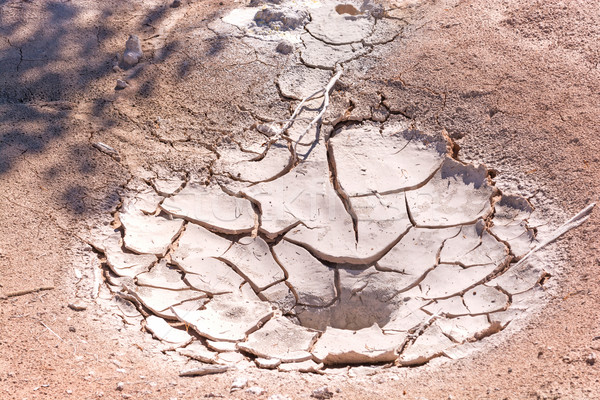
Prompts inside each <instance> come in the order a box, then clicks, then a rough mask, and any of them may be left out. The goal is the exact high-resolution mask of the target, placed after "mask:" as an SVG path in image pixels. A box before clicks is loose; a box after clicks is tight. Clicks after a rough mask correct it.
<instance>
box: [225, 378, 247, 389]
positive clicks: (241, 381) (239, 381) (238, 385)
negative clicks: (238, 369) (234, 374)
mask: <svg viewBox="0 0 600 400" xmlns="http://www.w3.org/2000/svg"><path fill="white" fill-rule="evenodd" d="M247 385H248V379H246V378H243V377H238V378H235V379H234V381H233V383H232V384H231V389H229V392H231V393H233V392H235V391H237V390H242V389H243V388H245V387H246V386H247Z"/></svg>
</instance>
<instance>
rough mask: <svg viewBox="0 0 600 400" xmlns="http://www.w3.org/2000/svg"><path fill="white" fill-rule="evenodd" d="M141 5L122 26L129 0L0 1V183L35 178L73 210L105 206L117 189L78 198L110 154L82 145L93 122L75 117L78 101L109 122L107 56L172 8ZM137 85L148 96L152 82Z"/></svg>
mask: <svg viewBox="0 0 600 400" xmlns="http://www.w3.org/2000/svg"><path fill="white" fill-rule="evenodd" d="M146 7H147V9H145V10H141V11H142V12H143V13H144V15H142V16H141V17H140V16H139V14H138V15H136V16H135V17H136V18H135V21H138V22H136V23H128V20H131V19H133V18H132V17H131V16H130V13H131V9H130V8H131V4H121V3H120V2H113V1H109V2H87V1H80V2H59V1H48V2H29V1H16V0H15V1H0V181H3V180H4V181H5V182H11V181H14V180H15V178H16V177H20V176H29V177H30V179H29V178H23V179H19V178H17V179H18V180H19V182H17V183H20V184H22V185H26V184H31V183H32V182H34V181H35V182H36V183H35V185H39V186H43V187H44V188H45V189H46V193H45V196H46V198H47V197H50V200H49V201H50V202H51V203H54V204H53V205H55V206H58V207H59V208H62V209H63V210H65V211H67V212H69V213H71V214H74V215H83V214H86V213H89V212H91V211H102V210H101V209H98V205H99V204H100V205H101V204H106V206H109V204H113V203H114V198H115V195H116V193H109V192H107V191H106V190H104V191H101V192H103V193H104V194H103V196H104V197H106V199H96V200H99V201H96V202H94V204H95V205H94V207H90V205H89V204H90V203H89V202H86V201H84V199H86V198H89V197H90V196H91V197H93V193H91V192H93V191H94V190H95V189H94V187H93V186H94V179H93V178H94V177H95V176H98V175H102V176H103V177H102V178H100V179H104V180H106V179H107V178H108V176H110V175H116V173H115V167H114V165H113V164H114V161H113V160H111V159H108V160H107V158H106V156H105V155H102V154H100V153H99V152H98V151H97V150H95V149H93V148H92V147H91V144H90V143H89V138H90V137H91V135H92V133H93V130H94V127H93V126H92V125H91V124H89V123H88V124H86V123H84V121H82V120H81V118H79V119H77V118H75V114H77V113H79V112H80V109H81V106H82V104H85V110H86V111H85V113H86V114H88V115H89V117H90V118H93V119H94V123H95V124H99V126H100V127H101V128H106V129H109V128H111V127H113V126H115V125H117V124H118V122H117V121H116V120H115V117H114V116H113V115H110V113H109V112H107V111H108V110H109V109H110V105H111V98H110V96H111V95H112V87H111V88H110V90H104V89H103V88H102V87H100V88H99V87H98V82H99V81H101V80H102V79H105V80H106V79H110V80H111V81H113V82H114V79H116V77H112V78H111V77H110V76H111V74H114V71H113V64H114V60H115V54H116V53H117V52H122V51H123V48H124V44H125V41H126V40H127V37H128V35H129V34H130V33H137V34H138V35H140V38H141V39H142V40H143V39H144V37H145V36H144V35H145V34H146V33H147V32H152V31H153V30H155V29H156V28H155V27H156V26H157V25H159V24H160V23H161V21H162V20H163V19H164V18H166V17H167V15H168V13H169V12H170V10H171V8H170V7H169V6H168V5H165V4H159V5H158V6H151V5H147V6H146ZM125 8H127V12H123V11H124V9H125ZM136 11H139V10H136ZM178 46H179V45H178V43H177V42H175V41H172V42H166V43H164V46H163V48H161V49H159V50H160V56H159V57H154V61H153V62H161V61H164V60H166V59H167V58H168V57H169V56H170V55H171V54H172V52H173V51H176V50H177V49H178ZM151 56H152V54H150V55H149V56H148V58H151ZM136 90H137V91H138V93H137V95H139V96H140V97H147V96H150V95H152V93H153V91H154V83H153V82H152V81H151V80H148V81H146V82H142V83H141V84H140V85H139V87H138V88H137V89H136ZM117 169H118V168H117ZM33 175H35V176H33ZM113 178H114V176H113ZM28 179H29V180H28ZM7 180H8V181H7ZM96 185H99V184H98V183H96ZM113 192H114V190H113ZM116 198H117V199H118V196H116ZM101 207H102V206H101Z"/></svg>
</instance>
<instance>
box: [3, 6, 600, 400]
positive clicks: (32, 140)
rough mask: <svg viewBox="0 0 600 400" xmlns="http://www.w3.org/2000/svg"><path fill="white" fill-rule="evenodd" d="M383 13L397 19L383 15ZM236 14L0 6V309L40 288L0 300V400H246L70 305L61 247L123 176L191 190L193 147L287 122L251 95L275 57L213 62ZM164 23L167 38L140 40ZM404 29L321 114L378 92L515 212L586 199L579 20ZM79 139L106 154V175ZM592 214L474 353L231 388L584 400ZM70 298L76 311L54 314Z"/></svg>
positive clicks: (72, 279) (99, 312) (438, 9)
mask: <svg viewBox="0 0 600 400" xmlns="http://www.w3.org/2000/svg"><path fill="white" fill-rule="evenodd" d="M396 3H398V4H400V3H405V2H400V1H397V2H394V1H390V2H389V4H388V7H394V6H396V5H398V4H396ZM241 4H242V2H237V1H231V0H230V1H223V2H221V3H216V2H189V3H188V2H186V1H184V2H183V5H182V8H178V9H175V8H170V7H169V6H168V4H167V3H164V2H159V1H154V2H135V3H128V4H123V3H122V2H117V1H107V2H102V4H97V3H96V2H91V1H84V0H81V1H74V2H65V3H59V2H51V1H39V2H28V1H18V0H13V1H11V0H9V1H6V2H2V3H0V71H1V72H2V74H0V187H1V188H2V191H1V192H0V221H1V224H0V294H2V295H7V294H10V293H13V292H15V291H19V290H25V289H33V288H39V287H44V286H53V287H54V289H52V290H47V291H42V292H37V293H31V294H26V295H22V296H16V297H10V298H8V299H2V300H0V398H6V399H25V398H27V399H38V398H69V397H72V398H78V399H79V398H85V399H88V398H89V399H91V398H99V397H104V398H111V399H112V398H123V394H125V395H130V396H131V398H145V399H154V398H156V399H166V398H179V399H188V398H189V399H192V398H200V397H210V394H211V393H212V394H213V395H214V396H219V395H222V396H224V397H237V398H254V397H257V396H255V395H252V394H248V393H245V392H244V391H241V392H235V393H233V394H230V393H229V387H230V385H231V382H232V380H233V378H234V377H235V376H237V375H240V374H242V375H243V374H244V373H236V372H231V373H227V374H222V375H215V376H208V377H199V378H181V377H178V371H179V366H178V364H176V363H173V362H171V361H169V359H168V358H167V357H166V356H164V355H162V354H160V352H157V351H156V349H155V348H153V347H152V346H151V344H150V343H149V342H152V341H151V340H150V339H149V335H147V334H141V333H139V327H134V326H126V325H124V324H123V323H122V322H121V320H120V319H119V318H118V317H116V316H114V315H112V314H109V313H107V312H106V311H105V310H104V309H103V308H102V307H101V306H100V305H98V304H97V303H95V302H94V301H92V300H91V299H90V298H89V293H90V292H91V282H92V281H93V279H92V278H93V277H92V275H91V272H90V270H89V269H85V268H86V265H87V264H86V262H88V261H89V260H90V259H92V258H93V257H94V254H93V253H90V251H89V248H88V249H86V247H85V245H84V243H83V242H82V241H81V240H79V239H78V236H81V235H82V234H83V232H86V231H88V230H89V229H90V228H92V227H94V226H97V225H98V224H102V223H106V222H107V221H109V220H110V218H111V216H110V213H111V211H112V210H113V209H114V207H115V206H116V205H117V204H118V201H119V193H120V192H121V191H122V190H123V186H124V185H125V184H126V182H127V181H128V179H129V178H130V176H131V175H130V174H131V173H134V172H135V170H136V168H137V167H139V166H143V167H146V168H148V169H151V168H156V166H161V165H164V166H165V167H168V168H179V169H182V170H183V169H185V170H193V172H194V173H196V174H199V175H202V174H203V173H206V170H205V169H203V168H204V167H205V166H206V165H207V163H208V162H209V161H210V157H213V156H212V153H211V152H210V151H209V150H207V148H210V146H211V145H212V144H214V143H215V142H216V141H217V140H219V138H222V137H223V136H227V135H232V136H235V135H242V132H243V130H244V128H247V127H249V125H251V123H252V118H250V116H251V114H252V113H257V112H259V113H263V114H268V115H274V116H280V115H282V114H285V113H286V112H287V105H286V104H285V103H283V102H282V101H281V99H280V98H279V96H278V95H277V91H276V89H274V88H275V86H274V82H273V80H272V79H271V78H270V77H272V76H274V74H275V73H276V72H277V71H278V70H280V69H281V66H282V65H284V64H285V58H284V57H283V56H281V55H275V54H274V55H273V57H272V59H269V60H266V61H265V60H262V59H261V60H260V62H257V61H256V57H257V56H256V54H255V53H254V52H253V51H252V49H251V46H250V48H249V47H240V48H228V46H232V45H231V44H230V43H228V42H227V40H221V39H220V38H219V37H216V36H215V35H214V34H212V33H211V31H210V30H209V29H207V24H208V23H209V22H210V21H213V20H214V19H215V18H216V17H217V16H219V15H222V14H223V13H224V12H226V10H229V9H231V8H235V7H239V6H240V5H241ZM176 12H181V18H180V19H179V20H178V22H177V29H174V28H172V29H171V31H168V33H166V34H162V36H160V35H159V39H160V40H161V41H159V42H156V43H155V42H152V40H153V39H152V36H154V35H156V34H159V33H160V32H158V29H159V27H160V26H161V24H164V23H166V22H165V21H167V22H168V18H169V17H170V16H172V15H173V13H176ZM405 15H406V16H405V18H406V20H407V21H409V23H408V26H407V28H406V29H405V32H404V33H403V35H402V37H401V38H399V39H398V40H396V41H394V42H393V43H392V44H391V45H390V48H389V50H386V51H387V52H386V54H385V57H384V58H382V59H374V58H373V60H372V61H373V62H372V64H371V65H372V66H373V68H372V69H371V70H370V71H369V78H368V79H365V80H362V81H360V82H343V84H344V85H345V86H343V87H342V88H341V89H340V90H339V92H337V94H335V95H334V96H333V98H332V102H333V103H335V102H336V100H337V102H338V104H342V103H343V102H344V101H345V99H347V98H348V97H352V98H355V99H359V100H361V101H365V102H368V101H376V100H368V99H369V98H373V97H374V98H377V96H376V94H377V93H381V94H383V96H384V97H385V101H386V104H388V105H389V106H390V107H391V108H392V109H393V110H394V109H395V110H396V111H399V112H402V113H405V114H406V115H409V116H410V117H411V118H414V119H415V120H416V121H417V122H419V123H424V124H429V125H433V126H437V127H439V128H445V129H446V130H447V131H448V133H449V134H450V135H451V136H452V137H453V138H454V139H455V140H456V141H457V143H458V144H459V145H460V146H461V150H460V153H459V156H460V157H461V158H462V159H464V160H467V161H470V162H478V163H479V162H484V163H486V165H487V166H488V167H490V168H493V169H494V170H495V171H497V177H496V181H497V182H498V185H499V187H500V188H501V189H502V190H506V191H508V192H513V193H515V192H516V193H522V194H525V195H533V201H534V204H535V205H536V206H538V207H539V208H543V209H546V210H548V213H547V216H548V217H549V218H552V217H555V218H556V219H557V220H556V221H555V222H556V223H558V222H562V220H561V219H562V218H564V215H570V214H575V213H576V212H577V211H579V210H580V209H582V208H583V207H584V206H586V205H587V204H589V203H590V202H593V201H598V197H599V193H600V183H599V179H598V178H599V177H600V155H599V151H600V135H599V132H598V126H600V43H599V42H598V40H597V37H598V33H599V32H598V30H599V28H598V27H599V26H600V13H599V12H598V8H597V5H596V4H594V3H593V2H586V1H570V2H561V1H558V0H552V1H544V2H541V1H539V2H526V1H517V0H515V1H500V0H498V1H488V2H477V1H439V2H437V1H436V2H433V1H432V2H425V3H423V4H421V5H420V6H419V7H416V8H414V9H413V11H412V12H408V11H406V14H405ZM130 33H136V34H138V35H140V37H143V38H146V39H148V40H147V41H144V50H145V51H146V52H147V53H146V54H150V55H149V56H148V55H147V57H148V59H149V60H151V61H149V62H148V63H147V65H146V67H145V68H143V69H142V70H140V72H139V73H138V74H137V75H136V76H135V77H133V78H132V79H131V81H132V88H130V89H131V90H129V89H128V90H124V91H122V92H115V91H114V83H115V80H116V78H117V75H116V73H114V72H113V71H112V59H113V57H114V55H115V54H117V53H119V52H121V51H122V49H123V46H124V43H125V41H126V39H127V37H128V35H129V34H130ZM223 48H225V49H228V50H227V51H226V52H223V53H222V54H224V55H220V52H221V49H223ZM232 55H236V57H233V58H231V57H232ZM373 57H375V56H373ZM265 77H269V79H265ZM370 94H373V95H374V96H370ZM240 106H242V107H240ZM157 116H161V117H162V118H169V119H171V120H176V121H177V122H178V126H179V127H180V129H183V128H181V127H185V131H186V134H187V139H186V140H182V141H180V142H171V143H169V140H165V139H164V138H157V137H156V136H155V135H153V132H154V131H153V130H152V123H153V121H155V120H156V117H157ZM96 141H102V142H105V143H107V144H109V145H111V146H113V147H115V148H116V149H118V151H119V153H120V155H121V162H116V161H115V160H113V159H112V158H110V157H108V156H107V155H105V154H103V153H101V152H99V151H98V150H96V149H95V148H93V147H92V145H91V144H92V143H94V142H96ZM599 215H600V214H599V213H598V211H596V212H594V213H593V214H592V217H591V219H590V220H589V221H588V222H587V223H586V224H585V225H584V226H583V227H581V228H580V229H577V230H575V231H572V232H570V233H569V234H567V235H566V236H565V237H564V238H562V239H561V240H560V241H559V242H558V243H557V244H555V245H553V250H555V251H556V253H557V254H560V256H559V257H557V258H556V260H555V261H556V264H557V266H558V267H560V268H558V269H557V271H558V272H557V273H556V275H554V276H553V277H552V278H551V280H552V281H553V282H554V284H553V286H554V287H555V289H553V290H552V291H551V292H550V296H549V297H550V299H549V301H548V303H547V304H546V305H545V306H544V308H543V309H542V311H541V312H540V313H539V314H536V315H534V316H532V317H531V318H529V319H528V320H527V321H526V322H525V323H524V324H523V327H522V329H520V330H518V331H516V332H515V331H511V332H503V333H501V334H500V335H499V336H500V338H499V339H501V340H494V341H490V345H489V346H487V347H486V351H481V352H478V353H477V354H475V355H474V356H472V357H470V358H466V359H462V360H459V361H454V362H449V363H445V364H443V365H435V363H434V364H432V365H429V366H426V367H420V368H414V369H404V370H394V373H393V376H391V375H390V374H378V375H374V376H360V377H358V378H354V379H347V378H336V377H327V376H315V375H296V374H278V373H271V372H257V371H254V372H251V373H248V376H249V377H250V379H251V380H252V384H256V385H258V386H261V387H263V388H265V389H267V390H268V393H267V394H266V395H262V396H260V397H261V398H267V397H268V396H270V395H273V394H285V395H288V396H290V398H308V397H309V396H310V394H311V392H312V390H314V389H316V388H318V387H320V386H322V385H325V384H327V385H328V386H329V388H330V389H332V390H334V392H335V389H339V390H340V391H339V392H335V394H334V398H340V399H342V398H348V399H356V398H407V399H417V398H430V399H445V398H454V399H471V398H473V399H523V398H533V399H594V398H600V395H599V393H600V382H599V379H600V373H599V368H600V362H596V363H595V364H593V365H591V364H592V363H591V362H587V361H586V360H588V361H589V360H590V358H589V357H590V354H593V355H595V357H596V359H598V357H600V323H599V321H600V308H599V307H598V306H597V305H598V304H599V303H600V282H599V281H598V279H597V275H598V270H599V268H600V251H599V250H600V249H599V241H598V236H599V234H600V229H599V228H600V216H599ZM75 269H78V270H80V271H82V272H83V273H84V276H83V278H82V280H81V281H79V279H78V278H77V275H76V272H75ZM78 294H79V295H80V296H86V297H85V298H83V299H81V298H78V297H77V295H78ZM74 301H80V302H82V301H83V302H85V304H86V305H87V309H86V310H84V311H79V312H77V311H74V310H72V309H70V308H68V306H67V305H68V304H69V303H71V302H74ZM118 370H121V371H123V370H124V372H120V371H118ZM121 381H122V382H124V383H125V384H124V389H123V391H118V390H117V383H118V382H121ZM67 391H71V392H72V394H67V393H68V392H67Z"/></svg>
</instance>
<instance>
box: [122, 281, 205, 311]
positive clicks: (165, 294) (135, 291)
mask: <svg viewBox="0 0 600 400" xmlns="http://www.w3.org/2000/svg"><path fill="white" fill-rule="evenodd" d="M127 292H128V293H129V294H130V295H132V296H133V297H135V298H136V300H138V301H139V302H140V303H141V304H142V305H143V306H144V307H146V308H148V309H149V310H150V311H152V312H153V313H154V314H156V315H158V316H159V317H163V318H168V319H175V314H173V312H172V311H171V310H170V308H171V307H172V306H175V305H177V306H179V308H180V309H185V310H189V309H197V308H200V307H201V306H202V305H203V304H204V303H205V302H206V300H207V299H206V295H205V294H204V293H202V292H198V291H196V290H168V289H158V288H153V287H149V286H134V287H130V286H128V287H127Z"/></svg>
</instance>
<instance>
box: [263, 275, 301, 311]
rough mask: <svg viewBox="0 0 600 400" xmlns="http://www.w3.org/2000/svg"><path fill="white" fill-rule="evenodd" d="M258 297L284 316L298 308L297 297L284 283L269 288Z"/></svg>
mask: <svg viewBox="0 0 600 400" xmlns="http://www.w3.org/2000/svg"><path fill="white" fill-rule="evenodd" d="M258 296H259V298H262V299H263V300H265V301H268V302H269V303H271V304H272V305H273V306H275V307H277V308H278V309H279V310H281V312H282V313H283V314H289V313H290V312H291V311H292V310H293V309H294V307H295V306H296V296H294V293H293V292H292V290H291V289H290V288H289V286H288V285H286V284H285V283H284V282H279V283H276V284H275V285H273V286H270V287H268V288H267V289H265V290H263V291H262V292H260V293H259V294H258Z"/></svg>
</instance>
